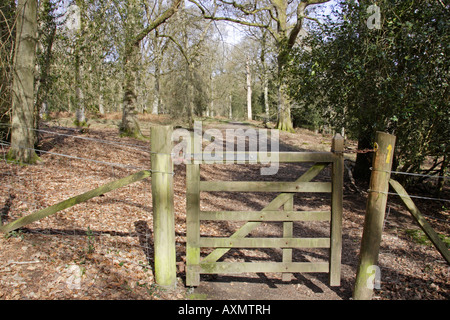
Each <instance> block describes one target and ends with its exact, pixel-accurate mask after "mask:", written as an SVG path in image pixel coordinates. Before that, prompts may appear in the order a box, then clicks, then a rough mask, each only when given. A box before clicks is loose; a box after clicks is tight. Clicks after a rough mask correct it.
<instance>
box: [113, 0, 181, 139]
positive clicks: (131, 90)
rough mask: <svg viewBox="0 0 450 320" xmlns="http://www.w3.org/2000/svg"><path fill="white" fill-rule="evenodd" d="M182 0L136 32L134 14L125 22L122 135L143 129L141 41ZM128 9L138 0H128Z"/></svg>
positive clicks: (139, 134) (170, 14)
mask: <svg viewBox="0 0 450 320" xmlns="http://www.w3.org/2000/svg"><path fill="white" fill-rule="evenodd" d="M181 2H182V0H174V1H172V4H171V6H170V7H169V8H168V9H167V10H165V11H164V12H163V13H162V14H161V15H159V16H158V17H157V18H156V19H155V20H153V21H151V22H150V23H149V24H148V25H147V26H146V27H145V28H143V29H142V30H141V31H139V32H136V31H137V30H136V29H135V28H136V27H137V23H136V21H133V20H132V19H133V18H132V15H131V17H129V20H128V19H127V20H126V21H125V22H126V23H127V24H126V26H125V28H126V29H127V30H126V32H127V34H126V38H125V53H124V59H123V68H124V77H125V78H124V84H123V88H124V96H123V113H122V124H121V127H120V132H121V134H122V135H126V136H134V137H140V136H141V131H140V127H139V123H138V120H137V117H136V114H137V111H136V88H135V85H136V72H137V66H138V65H139V53H140V44H141V41H142V40H143V39H144V38H145V37H146V36H147V35H148V34H149V33H150V32H151V31H152V30H154V29H156V28H157V27H158V26H159V25H161V24H163V23H164V22H166V20H167V19H169V18H170V17H171V16H172V15H173V14H174V13H175V12H176V11H177V10H178V8H179V6H180V4H181ZM126 5H127V6H128V7H127V9H128V10H132V9H137V8H138V7H137V0H130V1H127V4H126Z"/></svg>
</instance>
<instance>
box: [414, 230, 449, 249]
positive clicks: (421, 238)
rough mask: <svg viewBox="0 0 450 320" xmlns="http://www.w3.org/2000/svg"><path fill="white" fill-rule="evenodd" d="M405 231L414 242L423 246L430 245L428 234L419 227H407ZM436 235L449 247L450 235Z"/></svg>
mask: <svg viewBox="0 0 450 320" xmlns="http://www.w3.org/2000/svg"><path fill="white" fill-rule="evenodd" d="M405 233H406V234H407V235H408V236H409V237H410V238H411V239H412V240H413V241H414V242H415V243H418V244H421V245H424V246H431V245H432V243H431V241H430V239H429V238H428V236H427V235H426V234H425V232H423V231H422V230H420V229H407V230H405ZM438 237H439V238H440V239H441V240H442V242H444V243H445V245H446V246H447V248H450V237H449V236H446V235H443V234H438Z"/></svg>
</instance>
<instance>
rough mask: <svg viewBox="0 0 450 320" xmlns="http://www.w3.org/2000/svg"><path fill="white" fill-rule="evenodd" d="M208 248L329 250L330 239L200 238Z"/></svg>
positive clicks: (203, 245)
mask: <svg viewBox="0 0 450 320" xmlns="http://www.w3.org/2000/svg"><path fill="white" fill-rule="evenodd" d="M199 244H200V247H208V248H211V247H212V248H329V247H330V238H239V239H236V238H200V241H199Z"/></svg>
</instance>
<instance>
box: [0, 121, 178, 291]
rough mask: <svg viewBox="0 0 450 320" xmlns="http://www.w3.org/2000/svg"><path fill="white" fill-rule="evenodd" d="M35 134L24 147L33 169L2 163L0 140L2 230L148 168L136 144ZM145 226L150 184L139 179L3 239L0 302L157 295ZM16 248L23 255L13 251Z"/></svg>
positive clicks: (149, 228)
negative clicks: (32, 143) (36, 143)
mask: <svg viewBox="0 0 450 320" xmlns="http://www.w3.org/2000/svg"><path fill="white" fill-rule="evenodd" d="M58 130H61V128H58ZM39 133H40V135H41V142H40V147H36V148H32V150H34V151H35V152H37V153H38V155H40V157H41V160H42V162H40V163H39V164H37V165H30V166H21V165H18V164H17V163H14V162H11V161H9V160H8V158H7V153H8V151H9V149H10V143H9V142H7V141H0V214H1V223H2V224H3V225H5V224H7V223H9V222H12V221H14V220H16V219H18V218H20V217H23V216H26V215H29V214H31V213H33V212H35V211H38V210H41V209H44V208H46V207H48V206H50V205H53V204H55V203H59V202H61V201H63V200H66V199H69V198H71V197H73V196H76V195H79V194H82V193H84V192H86V191H88V190H92V189H94V188H97V187H99V186H100V185H103V184H105V183H108V182H111V181H115V180H118V179H120V178H123V177H125V176H128V175H130V174H133V173H135V172H136V171H137V170H149V168H150V150H149V148H148V149H146V148H145V147H143V146H140V145H138V144H130V143H124V142H122V141H114V140H112V139H111V140H107V139H103V138H102V137H98V136H97V135H96V133H95V132H92V133H90V134H89V136H77V135H72V134H67V133H61V132H57V131H56V129H55V128H48V129H45V130H39ZM56 137H64V138H68V139H67V140H55V139H54V138H56ZM44 145H45V146H46V147H45V148H42V146H44ZM150 171H151V170H150ZM169 174H173V172H169ZM152 224H153V218H152V201H151V180H150V179H144V180H141V181H139V182H136V183H134V184H131V185H128V186H125V187H122V188H120V189H117V190H114V191H111V192H109V193H107V194H104V195H101V196H99V197H96V198H93V199H91V200H89V201H87V202H84V203H81V204H78V205H76V206H73V207H71V208H68V209H66V210H64V211H61V212H58V213H56V214H54V215H51V216H48V217H46V218H44V219H42V220H39V221H36V222H34V223H31V224H29V225H26V226H25V227H24V228H22V229H19V230H16V231H14V232H11V233H9V234H7V235H4V236H2V239H1V241H2V242H1V243H2V259H1V262H0V298H5V297H6V298H11V299H15V298H32V299H33V298H43V299H49V298H64V299H66V298H73V297H75V298H82V297H89V298H90V299H92V298H95V297H102V296H104V297H109V298H111V297H114V296H116V297H120V298H133V299H153V298H157V296H158V295H161V294H164V293H162V291H161V290H159V289H158V288H157V287H156V286H155V284H154V280H153V272H152V271H151V270H152V268H153V261H152V260H153V243H152V241H153V236H152ZM18 242H20V243H21V246H22V247H23V248H25V247H27V250H25V249H24V250H23V251H22V250H20V249H19V250H17V247H16V246H15V245H14V244H15V243H18ZM29 244H31V245H29ZM19 248H20V247H19ZM27 268H29V269H30V270H31V269H33V272H31V271H29V272H28V271H27ZM22 269H25V271H23V270H22ZM22 271H23V272H22ZM11 272H12V274H11ZM14 274H20V277H21V279H22V280H21V281H19V282H17V281H16V280H14V279H15V278H14V277H11V275H13V276H14ZM33 274H39V278H33ZM17 277H19V276H17ZM17 277H16V278H17ZM17 279H18V278H17ZM18 283H19V284H18ZM15 294H19V296H17V295H16V296H15Z"/></svg>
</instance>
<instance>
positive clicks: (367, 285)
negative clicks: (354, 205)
mask: <svg viewBox="0 0 450 320" xmlns="http://www.w3.org/2000/svg"><path fill="white" fill-rule="evenodd" d="M375 142H376V144H377V147H378V149H377V151H376V152H375V154H374V156H373V163H372V166H373V169H372V175H371V177H370V186H369V196H368V199H367V207H366V217H365V220H364V229H363V236H362V240H361V250H360V253H359V265H358V270H357V273H356V282H355V289H354V292H353V299H355V300H370V299H372V295H373V288H374V283H373V282H374V280H375V279H376V278H377V276H378V277H379V276H380V275H379V274H378V275H377V274H376V272H379V268H377V267H376V265H377V263H378V254H379V251H380V243H381V235H382V232H383V221H384V215H385V211H386V203H387V192H388V191H389V178H390V176H391V174H390V171H391V169H392V159H393V153H394V147H395V136H393V135H390V134H387V133H383V132H377V134H376V137H375ZM374 272H375V274H374Z"/></svg>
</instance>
